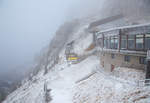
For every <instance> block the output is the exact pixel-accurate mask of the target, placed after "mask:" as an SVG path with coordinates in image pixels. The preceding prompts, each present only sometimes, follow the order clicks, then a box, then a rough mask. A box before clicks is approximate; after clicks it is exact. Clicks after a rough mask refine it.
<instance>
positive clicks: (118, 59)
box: [99, 53, 146, 71]
mask: <svg viewBox="0 0 150 103" xmlns="http://www.w3.org/2000/svg"><path fill="white" fill-rule="evenodd" d="M99 56H100V63H101V65H102V66H103V67H104V69H105V70H106V71H111V70H112V67H113V66H114V69H115V68H117V67H129V68H133V69H140V70H145V67H146V65H144V64H140V63H139V58H140V57H138V56H130V62H126V61H124V56H125V55H123V54H114V58H112V57H111V53H99Z"/></svg>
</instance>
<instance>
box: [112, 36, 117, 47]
mask: <svg viewBox="0 0 150 103" xmlns="http://www.w3.org/2000/svg"><path fill="white" fill-rule="evenodd" d="M110 48H111V49H117V48H118V36H112V37H110Z"/></svg>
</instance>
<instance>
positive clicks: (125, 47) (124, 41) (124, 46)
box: [121, 35, 127, 49]
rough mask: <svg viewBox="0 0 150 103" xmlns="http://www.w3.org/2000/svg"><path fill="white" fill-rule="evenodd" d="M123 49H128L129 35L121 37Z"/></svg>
mask: <svg viewBox="0 0 150 103" xmlns="http://www.w3.org/2000/svg"><path fill="white" fill-rule="evenodd" d="M121 49H127V35H122V37H121Z"/></svg>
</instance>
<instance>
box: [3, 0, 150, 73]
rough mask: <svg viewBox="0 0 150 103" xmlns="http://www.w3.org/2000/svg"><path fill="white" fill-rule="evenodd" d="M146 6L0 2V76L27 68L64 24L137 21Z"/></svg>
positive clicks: (102, 0) (95, 0)
mask: <svg viewBox="0 0 150 103" xmlns="http://www.w3.org/2000/svg"><path fill="white" fill-rule="evenodd" d="M149 4H150V2H149V0H132V1H131V0H126V1H123V0H109V1H108V0H82V1H81V0H1V1H0V76H7V75H8V74H13V72H14V71H16V72H18V71H24V70H26V68H29V66H30V64H32V63H33V58H34V57H35V55H36V54H38V53H39V52H40V50H41V49H42V48H43V47H45V46H46V45H48V44H49V42H50V40H51V39H52V37H53V36H54V35H55V32H56V30H57V29H58V28H59V26H60V25H61V24H63V23H64V22H65V21H70V20H72V19H76V18H84V17H87V16H91V15H98V16H99V18H104V17H107V16H111V15H114V14H118V13H123V14H124V15H125V16H127V17H131V18H133V17H136V18H137V19H141V18H143V15H144V16H145V17H146V16H147V15H149V14H150V7H149ZM133 12H134V13H133ZM141 15H142V16H141ZM135 20H136V19H135Z"/></svg>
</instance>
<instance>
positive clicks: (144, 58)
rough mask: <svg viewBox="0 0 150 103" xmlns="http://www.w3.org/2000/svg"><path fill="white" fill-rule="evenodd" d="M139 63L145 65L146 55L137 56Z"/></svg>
mask: <svg viewBox="0 0 150 103" xmlns="http://www.w3.org/2000/svg"><path fill="white" fill-rule="evenodd" d="M139 63H140V64H145V65H146V57H140V58H139Z"/></svg>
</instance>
